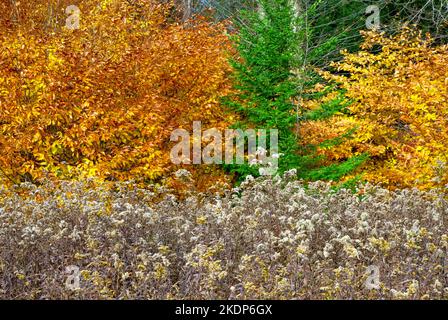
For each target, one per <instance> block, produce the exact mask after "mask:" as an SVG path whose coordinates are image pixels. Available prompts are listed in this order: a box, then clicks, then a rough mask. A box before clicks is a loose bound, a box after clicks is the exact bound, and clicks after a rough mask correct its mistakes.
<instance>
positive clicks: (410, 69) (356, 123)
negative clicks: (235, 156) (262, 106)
mask: <svg viewBox="0 0 448 320" xmlns="http://www.w3.org/2000/svg"><path fill="white" fill-rule="evenodd" d="M364 36H365V42H364V44H363V46H362V48H361V50H360V51H359V52H357V53H347V52H345V53H344V59H343V61H341V62H339V63H335V64H333V67H334V68H335V70H336V71H337V72H335V73H333V74H331V73H328V72H326V73H323V75H324V77H325V78H326V79H327V80H330V81H331V82H333V83H337V84H338V86H339V89H341V90H343V92H344V97H345V98H344V100H345V102H347V103H350V102H351V104H350V106H349V107H348V108H347V109H346V110H344V111H342V112H339V113H337V114H336V115H335V116H333V117H331V118H330V119H329V120H324V121H313V122H307V123H306V124H305V125H303V126H302V128H301V132H302V137H303V138H304V139H305V141H307V142H309V143H313V144H318V143H320V142H322V141H325V140H326V139H332V138H336V137H339V136H341V135H343V134H344V133H347V132H348V131H349V130H351V129H355V131H354V132H353V135H352V139H345V140H344V141H343V142H342V143H340V144H339V145H337V146H333V147H331V148H320V150H319V152H320V154H322V155H325V156H326V159H327V161H330V160H333V161H334V160H337V161H340V160H343V159H345V158H347V157H350V156H353V155H358V154H362V153H368V154H369V155H370V160H369V161H368V162H366V164H365V165H364V166H363V167H362V168H360V170H359V171H358V172H357V173H364V175H363V178H364V179H366V180H368V181H371V182H374V183H382V184H384V185H386V186H389V187H391V188H406V187H413V186H417V187H419V188H422V189H429V188H432V187H437V186H444V185H446V184H447V183H448V173H447V172H448V171H447V163H448V145H447V143H446V141H447V139H448V46H446V45H444V46H435V45H434V44H433V41H432V39H431V38H430V37H429V36H423V35H421V34H420V33H418V32H416V31H414V30H412V29H408V28H405V29H403V31H402V32H401V33H400V34H398V35H396V36H393V37H388V36H386V35H384V34H379V33H373V32H369V33H365V34H364ZM337 96H340V92H339V93H338V92H332V93H330V94H328V95H325V96H324V97H323V98H322V99H320V100H318V101H311V102H308V104H307V107H308V108H309V109H316V108H317V107H318V106H320V105H321V104H322V103H326V102H328V101H331V100H332V99H335V98H336V97H337Z"/></svg>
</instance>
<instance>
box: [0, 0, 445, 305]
mask: <svg viewBox="0 0 448 320" xmlns="http://www.w3.org/2000/svg"><path fill="white" fill-rule="evenodd" d="M373 4H375V5H377V6H378V8H379V10H380V11H379V12H380V29H379V30H367V29H366V20H367V19H369V17H371V14H372V13H366V9H367V7H368V6H370V5H373ZM70 5H75V6H77V7H78V8H79V9H80V16H79V18H80V20H79V22H80V24H79V28H77V29H75V30H72V29H70V28H67V23H71V22H73V20H70V19H73V18H74V17H73V12H67V11H66V8H67V7H68V6H70ZM447 17H448V3H447V1H446V0H424V1H420V0H408V1H406V0H397V1H388V0H379V1H376V3H371V2H370V1H344V0H297V1H294V3H293V2H291V1H289V0H272V1H267V0H259V1H242V0H241V1H233V0H232V1H193V0H191V1H190V0H185V1H174V2H170V1H156V0H83V1H80V0H78V1H77V0H34V1H17V0H7V1H2V2H1V3H0V111H1V112H0V180H1V183H0V247H1V248H2V250H1V251H0V297H3V298H8V299H17V298H26V299H56V298H74V299H80V298H84V299H117V298H118V299H173V298H180V299H183V298H188V299H297V298H302V299H333V298H339V299H357V298H369V299H389V298H390V299H395V298H397V299H447V297H448V271H447V270H448V269H447V266H448V262H447V250H448V240H447V239H448V235H447V230H448V225H447V215H448V209H447V208H448V202H447V199H446V194H447V185H448V170H447V166H448V146H447V144H446V140H447V138H448V46H447V41H448V38H447V36H448V33H447V31H448V21H447ZM67 19H69V20H67ZM193 121H201V122H202V125H203V127H204V128H217V129H225V128H242V129H244V128H257V129H267V130H269V129H277V130H279V133H280V140H279V147H280V153H281V157H280V159H279V175H278V176H276V177H258V175H259V174H258V168H257V167H256V166H255V167H254V166H250V165H243V166H237V165H225V166H220V165H209V166H206V165H200V166H187V165H184V166H177V165H174V164H173V163H172V162H171V160H170V149H171V148H172V146H173V144H172V143H171V141H170V135H171V133H172V132H173V130H175V129H186V130H188V131H190V132H191V131H192V124H193ZM372 265H373V266H377V267H378V269H379V270H380V271H381V274H380V278H378V282H375V283H374V284H375V290H371V289H368V288H369V286H367V285H366V281H369V279H370V278H369V276H370V275H369V274H366V270H370V269H369V267H370V266H372ZM68 266H77V267H78V268H79V270H80V273H79V274H78V277H79V279H80V286H78V287H76V288H74V289H73V288H72V287H70V286H67V283H66V277H67V273H66V267H68ZM68 288H69V289H68ZM70 288H71V289H70Z"/></svg>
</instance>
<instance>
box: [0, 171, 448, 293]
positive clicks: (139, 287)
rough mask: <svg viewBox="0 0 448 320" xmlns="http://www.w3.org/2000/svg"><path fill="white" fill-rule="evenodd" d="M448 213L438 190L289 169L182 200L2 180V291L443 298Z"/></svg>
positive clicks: (120, 189) (123, 189) (125, 188)
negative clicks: (301, 175) (342, 183)
mask: <svg viewBox="0 0 448 320" xmlns="http://www.w3.org/2000/svg"><path fill="white" fill-rule="evenodd" d="M181 178H182V177H181ZM184 178H185V177H184ZM439 191H440V190H439ZM447 213H448V203H447V201H446V200H445V199H444V197H443V196H442V195H441V193H438V191H432V192H422V191H418V190H403V191H396V192H392V191H388V190H384V189H381V188H377V187H374V186H370V185H366V186H362V188H360V189H359V190H358V192H356V193H353V192H351V191H348V190H340V191H337V192H335V191H332V189H331V187H330V186H329V185H328V184H326V183H319V182H316V183H312V184H309V185H306V186H305V185H304V184H303V183H302V182H301V181H297V180H295V179H293V178H289V177H288V174H286V176H285V177H283V178H275V179H268V178H263V179H253V178H251V177H248V179H247V180H246V182H244V183H243V184H242V185H241V187H240V188H237V189H233V190H229V191H228V192H227V193H226V194H222V195H215V196H210V195H205V194H195V193H193V192H191V193H190V194H188V195H187V196H186V197H184V198H183V199H178V198H177V197H176V196H174V195H171V194H170V192H169V190H165V189H161V188H153V191H149V190H143V189H138V188H135V187H134V186H132V184H130V183H127V184H119V185H115V186H114V187H113V188H111V187H110V186H106V185H102V184H97V183H95V182H94V181H86V182H62V183H60V184H59V185H53V184H51V183H48V184H46V185H42V186H40V187H36V186H34V185H31V184H24V185H22V186H20V187H19V188H16V191H11V190H10V191H8V190H7V189H2V190H1V191H0V247H1V248H2V249H1V251H0V297H1V298H5V299H18V298H26V299H29V298H32V299H57V298H64V299H65V298H70V299H78V298H83V299H109V298H118V299H330V298H336V299H447V298H448V282H447V281H448V278H447V277H448V272H447V263H448V261H447V249H448V231H447V229H448V228H447ZM67 268H69V269H67ZM70 268H72V269H73V268H74V269H76V268H78V269H79V279H78V280H79V283H78V284H79V286H78V287H76V288H73V286H70V281H69V280H70V279H69V277H70V275H69V274H68V273H67V270H70ZM372 270H373V272H372V273H371V274H369V272H371V271H372ZM372 277H376V278H372Z"/></svg>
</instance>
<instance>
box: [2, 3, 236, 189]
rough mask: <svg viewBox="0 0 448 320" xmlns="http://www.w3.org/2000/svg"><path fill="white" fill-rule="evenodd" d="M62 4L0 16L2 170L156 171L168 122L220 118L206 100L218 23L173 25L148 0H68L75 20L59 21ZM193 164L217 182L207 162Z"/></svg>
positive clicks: (116, 176)
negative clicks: (74, 4) (76, 24)
mask: <svg viewBox="0 0 448 320" xmlns="http://www.w3.org/2000/svg"><path fill="white" fill-rule="evenodd" d="M44 3H45V4H48V7H47V5H44ZM17 5H18V6H19V4H17ZM51 5H53V6H54V7H51ZM50 7H51V8H52V10H54V12H55V16H54V19H53V20H51V21H49V22H48V21H45V20H44V19H43V17H46V16H47V13H48V10H49V9H48V8H50ZM10 9H11V10H13V9H14V8H10ZM64 9H65V7H64V4H63V3H60V6H57V5H56V1H54V2H48V1H42V2H40V3H39V2H35V3H33V6H30V5H28V4H20V6H19V8H18V10H19V13H20V14H19V17H20V19H13V18H11V19H10V20H3V21H2V22H3V26H4V27H5V28H3V27H2V28H1V30H0V48H1V49H0V61H1V62H0V69H1V74H2V77H1V78H0V109H1V110H2V112H1V114H0V149H1V150H2V153H1V156H0V168H1V169H2V171H3V173H4V175H2V178H4V176H7V177H9V178H10V179H11V180H14V181H16V182H19V181H36V179H38V178H42V177H43V176H45V174H46V173H45V172H48V173H49V174H50V175H51V176H53V177H57V178H73V177H75V178H76V177H79V176H96V177H101V178H104V179H108V180H129V179H134V180H138V181H144V182H148V181H158V180H160V179H162V178H163V177H166V176H168V175H169V173H170V172H172V171H173V170H174V171H176V170H177V168H174V166H173V165H172V164H171V161H170V158H169V152H170V147H171V146H170V144H169V142H170V134H171V132H172V131H173V130H174V129H178V128H185V129H190V128H191V126H192V123H193V121H202V123H203V125H204V127H205V126H209V127H215V128H218V129H220V128H224V127H226V126H227V123H228V122H229V118H228V115H227V114H225V113H224V111H223V110H222V108H221V107H220V103H219V101H218V100H219V96H221V95H222V94H226V92H228V91H229V90H230V86H229V83H228V79H227V75H228V72H230V67H229V66H228V63H227V55H226V54H227V50H229V49H230V47H229V40H228V39H227V37H226V35H225V34H224V29H223V26H222V25H220V24H211V23H209V22H207V21H205V20H204V19H201V18H198V19H196V20H194V21H191V22H190V23H189V24H188V25H180V24H177V23H175V22H170V21H169V20H168V16H169V7H168V6H167V5H162V4H159V2H158V1H152V0H151V1H139V2H138V3H136V2H131V1H129V2H128V1H118V0H112V1H101V2H100V3H98V1H83V2H82V3H79V9H80V11H81V20H80V28H79V29H78V30H68V29H67V28H66V27H65V19H66V14H65V12H64ZM12 12H14V11H12ZM2 14H3V13H2ZM48 24H49V25H48ZM190 130H191V129H190ZM197 172H207V175H211V176H212V177H213V176H214V178H212V179H211V180H214V179H217V180H226V178H225V177H224V176H223V174H222V173H221V171H219V170H217V169H216V168H210V167H201V168H199V169H198V170H197V171H195V175H196V176H199V174H196V173H197ZM208 179H209V177H208V176H207V177H206V176H205V175H204V177H203V178H202V179H199V181H198V183H199V184H200V185H202V186H205V185H207V184H208V181H207V180H208Z"/></svg>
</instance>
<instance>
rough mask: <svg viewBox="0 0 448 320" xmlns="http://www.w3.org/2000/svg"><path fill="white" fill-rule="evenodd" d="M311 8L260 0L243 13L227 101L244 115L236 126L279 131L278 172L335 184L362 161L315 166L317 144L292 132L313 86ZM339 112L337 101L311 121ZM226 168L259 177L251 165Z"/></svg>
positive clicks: (283, 0)
mask: <svg viewBox="0 0 448 320" xmlns="http://www.w3.org/2000/svg"><path fill="white" fill-rule="evenodd" d="M298 9H299V10H298ZM315 9H316V6H311V7H309V8H306V9H305V10H301V8H297V7H296V6H295V5H294V3H293V2H292V1H291V0H260V1H259V8H258V10H245V11H242V12H241V17H240V18H239V19H238V20H237V21H236V24H237V28H238V30H239V33H238V35H237V36H235V37H234V41H235V47H236V49H237V51H238V54H239V57H238V59H232V60H231V64H232V66H233V68H234V70H235V72H234V77H235V78H234V88H235V89H236V91H237V93H236V94H235V95H233V96H230V97H226V99H225V103H226V104H227V105H228V106H229V107H230V108H232V109H233V110H235V111H237V112H239V113H240V114H241V115H242V118H243V122H241V123H238V124H236V127H238V128H246V127H247V126H251V127H256V128H257V129H266V130H268V131H269V129H277V130H278V132H279V152H280V154H282V156H281V157H280V160H279V171H280V173H282V172H284V171H286V170H289V169H297V172H298V174H299V176H300V177H302V178H312V179H329V180H338V179H340V178H341V177H342V176H344V175H346V174H347V173H349V172H351V171H352V170H353V169H354V168H356V167H357V166H358V165H359V164H360V163H362V162H363V161H364V160H365V157H358V158H353V159H349V160H348V161H347V162H344V163H342V164H334V165H332V166H329V167H325V168H322V167H319V162H320V160H321V159H320V158H319V157H318V156H316V154H315V150H316V147H317V146H301V145H300V143H299V142H300V137H299V136H298V134H297V132H298V131H297V130H296V129H297V126H299V125H300V121H303V120H304V119H307V115H304V114H303V113H302V110H301V108H300V105H299V104H298V101H299V99H298V98H299V97H300V95H301V94H302V93H303V92H304V89H305V88H306V87H308V86H309V85H310V84H312V77H311V75H312V73H311V72H309V71H308V68H307V59H309V56H308V55H309V53H310V52H309V47H308V44H309V43H310V41H311V39H310V35H312V33H311V32H310V30H309V29H308V25H307V16H308V15H312V14H313V12H314V10H315ZM321 47H322V50H330V49H331V48H330V47H331V42H326V43H323V44H322V45H321ZM325 47H328V48H325ZM340 109H341V105H340V104H337V103H335V104H334V105H331V106H326V109H325V110H324V112H320V113H319V112H314V113H313V117H314V118H315V119H316V118H317V119H321V118H322V117H327V116H331V115H332V114H334V113H335V112H337V111H340ZM328 143H333V142H328ZM335 143H336V142H335ZM228 168H229V169H230V170H231V171H234V172H237V173H238V174H239V176H240V177H244V176H245V175H247V174H252V175H257V169H256V168H253V167H251V166H250V165H243V166H240V165H234V166H229V167H228Z"/></svg>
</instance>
